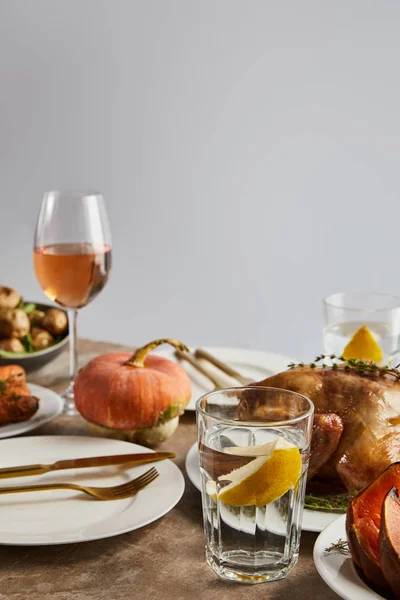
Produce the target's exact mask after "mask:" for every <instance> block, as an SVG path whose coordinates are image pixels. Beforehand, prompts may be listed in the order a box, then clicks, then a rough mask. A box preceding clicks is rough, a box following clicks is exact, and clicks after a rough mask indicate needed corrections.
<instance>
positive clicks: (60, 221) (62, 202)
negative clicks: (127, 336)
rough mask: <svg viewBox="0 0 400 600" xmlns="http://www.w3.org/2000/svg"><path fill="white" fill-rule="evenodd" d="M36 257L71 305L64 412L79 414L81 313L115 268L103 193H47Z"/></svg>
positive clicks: (51, 287)
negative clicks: (77, 385)
mask: <svg viewBox="0 0 400 600" xmlns="http://www.w3.org/2000/svg"><path fill="white" fill-rule="evenodd" d="M33 263H34V267H35V272H36V277H37V279H38V281H39V283H40V285H41V287H42V288H43V291H44V293H45V294H46V296H47V297H48V298H50V300H52V301H53V302H56V303H57V304H59V305H61V306H63V307H65V308H66V309H67V311H68V324H69V354H70V360H69V375H70V383H69V386H68V388H67V390H66V391H65V393H64V394H63V397H64V400H65V407H64V414H68V415H75V414H77V412H76V408H75V403H74V379H75V376H76V372H77V367H78V356H77V345H76V342H77V338H76V318H77V314H78V310H79V309H80V308H82V307H84V306H86V305H87V304H88V303H89V302H91V301H92V300H93V299H94V298H95V297H96V296H97V294H98V293H99V292H100V291H101V290H102V289H103V287H104V286H105V284H106V282H107V279H108V277H109V274H110V269H111V234H110V228H109V224H108V218H107V212H106V208H105V204H104V200H103V197H102V196H101V195H100V194H95V193H82V192H59V191H53V192H48V193H46V194H45V196H44V198H43V201H42V205H41V207H40V211H39V217H38V220H37V225H36V231H35V240H34V252H33Z"/></svg>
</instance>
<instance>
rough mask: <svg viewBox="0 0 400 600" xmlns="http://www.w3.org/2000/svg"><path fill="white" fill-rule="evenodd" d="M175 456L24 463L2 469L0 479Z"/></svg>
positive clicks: (149, 454)
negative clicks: (42, 463) (46, 463)
mask: <svg viewBox="0 0 400 600" xmlns="http://www.w3.org/2000/svg"><path fill="white" fill-rule="evenodd" d="M166 458H175V454H174V453H173V452H145V453H143V454H116V455H114V456H91V457H90V458H72V459H70V460H58V461H57V462H55V463H52V464H51V465H41V464H37V465H24V466H22V467H6V468H4V469H0V479H7V478H9V477H27V476H29V475H42V474H43V473H50V471H61V470H64V469H82V468H84V467H86V468H87V467H108V466H112V465H122V464H126V463H131V464H133V465H135V466H136V465H145V464H147V463H152V462H157V461H159V460H165V459H166Z"/></svg>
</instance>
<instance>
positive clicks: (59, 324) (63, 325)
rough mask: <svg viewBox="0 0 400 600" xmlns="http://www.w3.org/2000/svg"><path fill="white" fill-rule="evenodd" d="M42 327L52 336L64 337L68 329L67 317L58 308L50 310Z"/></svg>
mask: <svg viewBox="0 0 400 600" xmlns="http://www.w3.org/2000/svg"><path fill="white" fill-rule="evenodd" d="M41 326H42V327H43V329H47V331H49V332H50V333H51V334H52V335H62V334H63V333H65V331H66V330H67V327H68V319H67V315H66V314H65V312H63V311H62V310H59V309H58V308H49V310H48V311H47V312H46V315H45V317H44V319H43V321H42V323H41Z"/></svg>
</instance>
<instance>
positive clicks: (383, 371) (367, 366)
mask: <svg viewBox="0 0 400 600" xmlns="http://www.w3.org/2000/svg"><path fill="white" fill-rule="evenodd" d="M327 358H328V359H330V360H333V361H335V362H334V363H333V365H327V364H325V363H324V362H322V361H324V360H326V359H327ZM321 362H322V364H319V363H321ZM303 367H309V368H311V369H316V368H317V367H322V368H323V369H332V371H337V370H338V369H344V370H345V371H347V372H349V371H354V372H356V373H359V374H360V375H375V376H376V377H386V376H387V375H390V376H391V377H394V378H395V379H396V381H400V370H399V369H397V368H393V369H390V368H389V367H388V365H384V366H383V367H380V366H379V365H377V364H376V363H374V362H368V361H365V360H360V359H358V358H349V359H348V360H346V359H345V358H344V357H343V356H336V355H335V354H321V355H320V356H317V357H316V358H315V359H314V362H312V363H310V364H309V365H306V364H304V363H299V364H296V363H290V364H289V365H288V368H289V369H294V368H303Z"/></svg>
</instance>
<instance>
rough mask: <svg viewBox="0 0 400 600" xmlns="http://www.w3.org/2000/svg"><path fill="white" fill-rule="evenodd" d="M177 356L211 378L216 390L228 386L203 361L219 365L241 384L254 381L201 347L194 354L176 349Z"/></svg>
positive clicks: (226, 373)
mask: <svg viewBox="0 0 400 600" xmlns="http://www.w3.org/2000/svg"><path fill="white" fill-rule="evenodd" d="M175 356H176V357H177V358H179V360H185V361H186V362H188V363H190V364H191V365H192V366H193V367H194V368H195V369H197V371H198V372H199V373H201V374H202V375H204V376H205V377H207V379H209V380H210V381H211V383H212V384H213V385H214V388H215V389H216V390H220V389H222V388H223V387H226V385H225V386H224V385H223V384H222V383H221V381H220V380H219V379H218V377H216V376H215V375H214V373H211V372H210V371H209V370H208V369H207V368H206V367H205V366H204V364H203V361H206V362H208V363H210V364H212V365H214V367H217V369H219V370H220V371H222V372H223V373H225V375H228V376H229V377H232V379H236V381H238V382H239V383H240V385H249V383H252V382H253V380H252V379H249V378H248V377H244V376H243V375H241V373H238V371H236V370H235V369H232V367H230V366H229V365H227V364H226V363H224V362H222V361H221V360H219V359H218V358H216V357H215V356H213V355H212V354H210V353H209V352H206V351H205V350H202V349H201V348H197V349H196V350H195V352H194V354H189V353H187V352H182V351H181V350H176V351H175Z"/></svg>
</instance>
